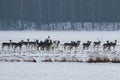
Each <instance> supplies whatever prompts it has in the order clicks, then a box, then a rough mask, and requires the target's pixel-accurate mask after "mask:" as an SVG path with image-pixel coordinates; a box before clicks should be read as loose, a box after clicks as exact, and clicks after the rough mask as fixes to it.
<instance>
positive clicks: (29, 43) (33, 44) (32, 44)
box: [28, 40, 38, 49]
mask: <svg viewBox="0 0 120 80" xmlns="http://www.w3.org/2000/svg"><path fill="white" fill-rule="evenodd" d="M37 43H38V40H36V41H29V42H28V47H29V48H31V49H32V48H34V49H35V48H36V46H37Z"/></svg>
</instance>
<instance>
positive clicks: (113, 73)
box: [0, 62, 120, 80]
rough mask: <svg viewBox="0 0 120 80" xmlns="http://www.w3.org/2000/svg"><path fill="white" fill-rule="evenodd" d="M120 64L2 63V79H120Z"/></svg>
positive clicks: (0, 75) (0, 76) (0, 77)
mask: <svg viewBox="0 0 120 80" xmlns="http://www.w3.org/2000/svg"><path fill="white" fill-rule="evenodd" d="M119 67H120V64H110V63H95V64H94V63H92V64H89V63H9V62H8V63H5V62H1V63H0V80H120V76H119V75H120V69H119Z"/></svg>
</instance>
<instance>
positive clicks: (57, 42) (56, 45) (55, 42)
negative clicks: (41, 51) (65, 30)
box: [50, 40, 60, 50]
mask: <svg viewBox="0 0 120 80" xmlns="http://www.w3.org/2000/svg"><path fill="white" fill-rule="evenodd" d="M59 44H60V41H59V40H56V41H53V43H52V44H51V46H50V48H51V49H52V50H54V49H55V48H58V46H59Z"/></svg>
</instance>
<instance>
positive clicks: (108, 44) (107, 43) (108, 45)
mask: <svg viewBox="0 0 120 80" xmlns="http://www.w3.org/2000/svg"><path fill="white" fill-rule="evenodd" d="M105 49H107V50H110V49H111V43H110V42H109V41H106V43H104V44H103V50H105Z"/></svg>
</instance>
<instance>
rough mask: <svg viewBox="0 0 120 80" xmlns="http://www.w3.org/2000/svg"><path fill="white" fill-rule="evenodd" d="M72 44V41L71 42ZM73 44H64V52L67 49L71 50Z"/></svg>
mask: <svg viewBox="0 0 120 80" xmlns="http://www.w3.org/2000/svg"><path fill="white" fill-rule="evenodd" d="M71 43H72V41H71ZM71 43H64V44H63V46H64V50H66V49H67V48H69V49H70V50H71Z"/></svg>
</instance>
